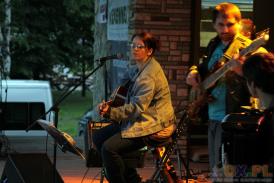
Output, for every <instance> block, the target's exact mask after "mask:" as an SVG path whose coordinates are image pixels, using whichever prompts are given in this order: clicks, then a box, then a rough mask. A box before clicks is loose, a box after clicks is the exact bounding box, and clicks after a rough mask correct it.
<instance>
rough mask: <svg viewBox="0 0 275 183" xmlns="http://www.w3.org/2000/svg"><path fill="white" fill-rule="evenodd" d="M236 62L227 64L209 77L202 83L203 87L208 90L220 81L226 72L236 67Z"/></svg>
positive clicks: (231, 61) (232, 61)
mask: <svg viewBox="0 0 275 183" xmlns="http://www.w3.org/2000/svg"><path fill="white" fill-rule="evenodd" d="M235 62H236V61H235V60H230V61H228V62H226V63H225V64H224V65H223V66H222V67H220V68H219V69H218V70H216V71H215V72H214V73H213V74H211V75H210V76H208V77H207V78H206V79H205V80H204V81H203V82H202V83H201V87H202V88H203V89H204V90H206V89H208V88H210V86H212V84H214V83H215V82H216V81H218V80H219V79H220V78H221V77H222V76H223V75H224V74H225V73H226V72H228V71H229V70H230V69H231V68H232V66H233V65H235Z"/></svg>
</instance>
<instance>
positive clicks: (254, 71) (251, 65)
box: [242, 53, 274, 94]
mask: <svg viewBox="0 0 275 183" xmlns="http://www.w3.org/2000/svg"><path fill="white" fill-rule="evenodd" d="M242 70H243V75H244V77H245V78H246V80H247V82H248V83H249V84H250V83H251V82H254V85H255V86H256V87H258V88H260V89H261V90H262V91H263V92H266V93H269V94H274V55H273V54H272V53H256V54H254V55H251V56H250V57H248V58H247V59H246V61H245V63H244V64H243V67H242Z"/></svg>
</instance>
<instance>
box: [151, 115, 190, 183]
mask: <svg viewBox="0 0 275 183" xmlns="http://www.w3.org/2000/svg"><path fill="white" fill-rule="evenodd" d="M189 120H190V119H189V116H188V114H187V112H186V111H183V115H182V117H181V119H180V121H179V123H178V124H177V127H176V130H175V132H174V133H173V134H172V136H171V139H170V141H168V142H167V143H166V144H161V145H163V146H164V147H165V150H164V151H163V152H162V153H161V156H159V160H158V162H157V165H156V170H155V172H154V173H153V175H152V177H151V179H150V180H147V181H146V182H148V183H155V182H159V183H163V182H168V183H173V182H178V181H177V180H176V179H178V177H177V175H176V174H175V172H168V173H169V175H168V174H167V170H165V166H166V164H167V163H169V161H170V160H169V157H170V155H171V154H172V153H173V151H174V150H176V155H177V160H178V162H179V170H180V172H182V167H181V163H183V165H184V166H185V169H186V172H187V173H186V180H188V177H189V176H190V173H189V162H188V161H187V162H185V161H181V158H180V152H179V148H178V147H177V138H178V137H180V136H182V135H183V134H184V133H185V129H186V125H187V124H188V123H189ZM156 148H158V147H156ZM167 175H168V176H167ZM180 178H182V176H181V177H180Z"/></svg>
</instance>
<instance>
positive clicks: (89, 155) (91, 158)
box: [84, 121, 111, 167]
mask: <svg viewBox="0 0 275 183" xmlns="http://www.w3.org/2000/svg"><path fill="white" fill-rule="evenodd" d="M110 124H111V123H110V122H109V121H89V122H88V123H87V126H86V129H85V133H84V143H85V146H84V147H85V156H86V166H87V167H102V161H101V157H100V156H99V154H98V152H97V151H96V149H95V146H94V144H93V139H92V134H93V133H94V132H95V131H96V130H99V129H100V128H103V127H105V126H107V125H110Z"/></svg>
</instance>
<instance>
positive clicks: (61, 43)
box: [0, 0, 94, 79]
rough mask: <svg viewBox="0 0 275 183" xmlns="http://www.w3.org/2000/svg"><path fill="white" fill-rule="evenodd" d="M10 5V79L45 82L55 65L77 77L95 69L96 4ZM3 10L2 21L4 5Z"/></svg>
mask: <svg viewBox="0 0 275 183" xmlns="http://www.w3.org/2000/svg"><path fill="white" fill-rule="evenodd" d="M11 3H12V5H11V6H12V24H11V29H12V30H11V34H12V39H11V58H12V68H11V77H13V78H32V79H45V78H43V77H46V75H51V74H52V68H53V66H54V65H65V66H67V67H69V68H73V70H74V71H75V72H76V73H77V72H80V71H81V70H82V69H83V68H82V67H85V68H86V67H88V66H91V65H92V60H93V51H92V45H93V32H92V31H93V29H92V26H93V24H94V13H93V12H94V11H93V9H94V4H93V3H94V1H93V0H78V1H75V0H15V1H11ZM0 6H1V7H0V12H1V16H0V17H2V14H3V11H4V10H3V2H1V3H0ZM0 20H1V19H0ZM80 63H81V64H80ZM41 76H42V78H41Z"/></svg>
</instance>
